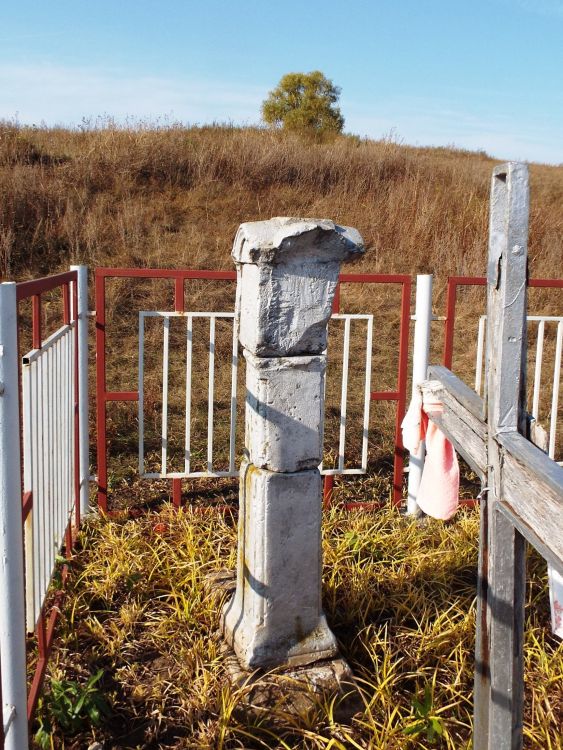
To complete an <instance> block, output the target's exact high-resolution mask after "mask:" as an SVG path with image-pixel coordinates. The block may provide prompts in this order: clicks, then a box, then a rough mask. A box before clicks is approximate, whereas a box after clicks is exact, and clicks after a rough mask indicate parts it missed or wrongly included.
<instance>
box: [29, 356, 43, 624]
mask: <svg viewBox="0 0 563 750" xmlns="http://www.w3.org/2000/svg"><path fill="white" fill-rule="evenodd" d="M30 368H31V374H32V378H31V386H32V396H31V403H32V407H33V408H32V425H34V426H35V428H34V430H33V433H32V441H33V442H32V452H33V465H32V479H33V481H32V493H33V494H32V501H33V506H32V509H31V514H30V515H31V531H32V533H31V540H30V541H31V545H30V547H29V554H30V556H31V562H32V565H33V572H32V575H31V579H30V581H29V582H26V587H27V586H30V588H31V591H30V592H29V593H30V595H31V596H32V597H33V598H32V605H31V618H30V619H29V620H28V624H27V627H28V632H30V633H33V631H34V629H35V624H36V622H37V612H38V611H39V586H38V583H39V580H40V578H39V572H40V568H39V561H40V558H41V555H40V546H39V538H40V536H41V535H40V533H39V529H37V528H34V524H35V519H36V518H37V511H36V505H37V506H40V505H41V502H42V500H43V477H42V476H41V474H40V472H41V465H42V461H41V450H42V444H41V435H40V432H41V429H40V422H41V407H40V402H39V394H40V389H39V383H40V381H39V368H40V362H39V361H35V362H32V363H31V364H30ZM27 549H28V548H27V547H26V555H27Z"/></svg>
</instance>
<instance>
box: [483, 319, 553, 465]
mask: <svg viewBox="0 0 563 750" xmlns="http://www.w3.org/2000/svg"><path fill="white" fill-rule="evenodd" d="M486 319H487V316H486V315H481V316H480V318H479V327H478V333H477V356H476V361H475V390H476V391H477V393H479V395H481V388H482V375H483V369H484V348H485V343H486V340H485V339H486V337H485V321H486ZM527 320H528V323H537V324H538V331H537V343H536V356H535V365H534V387H533V394H532V409H531V414H532V416H533V417H534V418H535V419H538V415H539V407H540V397H541V376H542V370H543V354H544V348H545V347H544V343H545V324H546V323H556V324H557V333H556V343H555V358H554V363H553V378H552V393H551V409H550V416H549V442H548V451H547V452H548V455H549V457H550V458H553V459H555V452H556V439H557V416H558V415H557V411H558V405H559V392H560V385H561V359H562V351H563V316H558V315H528V316H527Z"/></svg>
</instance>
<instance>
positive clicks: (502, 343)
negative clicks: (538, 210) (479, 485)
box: [421, 162, 563, 750]
mask: <svg viewBox="0 0 563 750" xmlns="http://www.w3.org/2000/svg"><path fill="white" fill-rule="evenodd" d="M528 212H529V190H528V168H527V166H526V165H524V164H519V163H515V162H511V163H508V164H504V165H502V166H500V167H497V168H496V169H495V170H494V171H493V177H492V187H491V214H490V225H489V261H488V268H487V366H486V367H487V372H486V392H485V397H484V399H481V398H480V397H479V396H478V395H477V394H476V393H475V392H474V391H472V390H471V389H470V388H469V387H468V386H466V385H465V383H463V382H462V381H461V380H459V378H457V377H456V376H455V375H453V374H452V373H451V372H450V370H448V369H446V368H445V367H430V368H429V370H428V377H429V380H427V381H426V382H425V383H423V384H422V386H421V389H422V393H423V402H424V400H425V399H428V400H429V401H435V399H436V397H438V398H439V399H440V400H441V401H442V403H443V405H444V408H443V411H442V412H441V413H440V414H437V413H436V412H429V416H430V418H431V419H432V420H433V421H434V422H436V424H438V426H439V427H440V428H441V429H442V431H443V432H444V433H445V434H446V436H447V437H448V438H449V439H450V441H451V442H452V443H453V445H454V447H455V448H456V450H457V451H458V452H459V453H460V455H461V456H462V457H463V458H464V459H465V460H466V461H467V463H468V464H469V465H470V466H471V467H472V468H473V469H474V471H475V472H476V473H477V474H478V475H479V477H480V478H481V481H482V482H483V483H484V489H483V492H482V500H481V526H480V538H479V568H478V571H479V573H478V584H477V634H476V644H475V690H474V739H473V747H474V749H475V750H519V749H520V748H521V747H522V711H523V687H524V674H523V667H524V662H523V637H524V599H525V588H526V562H525V542H526V541H528V542H529V543H530V544H532V545H533V546H534V547H535V548H536V549H537V550H538V552H539V553H540V554H541V555H542V556H543V557H544V558H545V559H546V560H547V561H548V562H549V563H550V564H551V565H552V566H553V567H554V568H555V569H556V570H558V571H560V572H562V573H563V468H562V467H561V466H558V465H557V464H556V463H555V461H553V460H551V459H550V458H548V456H546V455H545V453H543V452H542V451H541V450H540V449H539V448H537V447H536V446H535V445H534V444H533V443H531V442H530V441H529V440H528V438H527V432H528V427H527V425H528V415H527V413H526V409H525V403H526V400H525V398H526V290H527V240H528Z"/></svg>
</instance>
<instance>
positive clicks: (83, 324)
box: [70, 266, 90, 518]
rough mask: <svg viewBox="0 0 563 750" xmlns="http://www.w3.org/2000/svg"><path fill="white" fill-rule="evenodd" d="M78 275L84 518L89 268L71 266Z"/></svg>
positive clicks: (83, 503)
mask: <svg viewBox="0 0 563 750" xmlns="http://www.w3.org/2000/svg"><path fill="white" fill-rule="evenodd" d="M70 270H71V271H76V272H77V275H78V284H77V286H78V290H77V291H78V311H77V312H76V311H75V317H76V321H77V326H78V420H79V440H78V443H79V455H80V460H79V464H80V516H81V517H82V518H84V517H85V516H86V515H87V514H88V513H89V511H90V433H89V415H88V312H89V310H88V267H87V266H71V267H70Z"/></svg>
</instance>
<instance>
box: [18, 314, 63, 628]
mask: <svg viewBox="0 0 563 750" xmlns="http://www.w3.org/2000/svg"><path fill="white" fill-rule="evenodd" d="M75 325H76V324H75V323H71V324H68V325H64V326H62V327H61V328H59V329H58V330H57V331H55V333H54V334H53V335H52V336H50V337H49V338H48V339H46V340H45V341H44V342H43V345H42V347H41V349H33V350H32V351H30V352H28V353H27V354H26V355H25V356H24V357H23V364H22V401H23V404H22V414H23V446H24V453H23V465H24V490H25V491H26V492H31V493H32V497H33V505H32V510H31V512H30V514H29V516H28V521H27V522H26V527H25V559H26V573H27V579H26V611H27V629H28V632H30V633H31V632H33V631H34V629H35V625H36V624H37V619H38V617H39V613H40V611H41V607H42V606H43V603H44V601H45V597H46V595H47V590H48V588H49V585H50V582H51V578H52V575H53V572H54V569H55V565H56V557H57V555H58V554H59V552H60V550H61V547H62V545H63V543H64V536H65V530H66V528H67V525H68V523H69V521H70V519H71V515H72V512H73V509H74V477H75V473H74V472H75V462H74V440H75V436H74V376H75V356H74V355H75Z"/></svg>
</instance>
